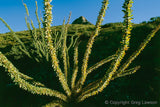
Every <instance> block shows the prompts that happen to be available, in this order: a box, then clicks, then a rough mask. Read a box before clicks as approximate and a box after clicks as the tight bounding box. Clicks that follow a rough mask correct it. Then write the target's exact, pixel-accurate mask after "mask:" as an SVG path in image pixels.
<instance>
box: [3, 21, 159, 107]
mask: <svg viewBox="0 0 160 107" xmlns="http://www.w3.org/2000/svg"><path fill="white" fill-rule="evenodd" d="M157 23H159V22H158V21H157V20H154V21H151V22H143V23H141V24H134V25H133V30H132V36H131V43H130V49H129V51H128V52H127V55H126V57H127V56H129V55H131V53H132V52H134V51H135V50H136V49H137V47H138V46H139V45H140V43H141V42H142V41H143V40H144V39H145V37H146V36H147V35H148V34H149V33H150V32H151V30H153V29H154V28H155V27H156V25H157ZM61 27H62V26H55V27H53V28H52V29H53V31H56V32H60V31H61ZM101 27H102V29H101V32H100V34H99V36H98V37H97V38H96V40H95V44H94V46H93V50H92V54H91V58H90V60H89V66H91V65H93V64H95V63H96V62H97V61H100V60H102V59H103V58H105V57H107V56H109V55H112V54H113V53H115V51H116V50H117V48H118V47H119V46H120V41H121V36H122V29H123V23H109V24H105V25H102V26H101ZM94 29H95V26H94V25H78V24H73V25H72V24H71V25H69V29H68V35H69V36H68V37H71V36H72V35H73V34H74V33H75V32H76V31H77V35H78V36H80V40H81V44H80V47H79V51H80V53H79V56H80V59H83V54H84V50H85V48H86V44H87V41H88V38H89V36H90V35H92V33H93V31H94ZM16 34H17V35H18V36H19V38H20V39H21V40H22V41H23V42H24V43H25V44H26V45H27V47H30V46H32V45H33V44H32V41H31V35H30V33H29V31H21V32H16ZM159 41H160V31H159V32H158V33H157V34H156V36H155V37H154V38H153V39H152V40H151V42H150V43H149V44H148V46H147V47H146V48H145V50H144V51H143V52H142V53H141V54H140V56H139V57H138V58H137V59H136V60H135V61H134V62H133V64H132V65H131V67H132V66H135V65H140V66H141V68H140V69H139V70H138V71H137V72H136V73H135V74H132V75H129V76H126V77H123V78H118V79H116V80H114V81H112V82H111V83H110V85H109V86H108V87H107V88H106V89H105V90H104V91H103V92H102V93H100V94H99V95H97V96H95V97H91V98H89V99H87V100H85V101H84V102H83V103H80V104H79V106H80V107H81V106H82V105H83V107H88V105H90V107H106V105H105V103H104V102H105V101H106V100H108V101H110V100H112V101H121V100H122V101H126V100H127V101H132V100H134V101H142V100H143V101H157V102H158V101H159V104H157V106H156V105H154V107H159V105H160V97H159V95H160V50H159V47H160V42H159ZM15 46H18V43H17V41H16V40H15V38H14V37H13V36H12V35H11V33H5V34H0V51H1V52H3V53H4V54H5V55H6V56H7V57H8V59H9V60H10V61H11V62H12V63H13V64H14V65H15V66H16V67H17V68H19V70H20V71H21V72H23V73H24V74H27V75H29V76H31V77H33V78H35V79H36V80H38V81H40V82H42V83H45V84H46V86H47V87H50V88H54V89H59V90H62V89H60V86H58V85H57V84H58V83H56V82H58V79H57V77H56V76H55V74H54V75H53V74H52V72H48V71H52V68H51V65H50V64H49V63H48V62H42V63H37V62H36V61H34V60H32V59H30V58H29V57H27V56H26V55H25V54H23V53H22V52H20V51H15V50H14V49H15ZM71 50H72V49H71ZM33 51H34V49H33ZM71 58H72V56H71ZM80 63H81V62H80ZM122 63H123V62H122ZM106 66H108V65H107V64H106V65H105V66H102V67H100V68H99V69H97V70H96V71H94V72H93V73H91V74H90V76H89V77H88V78H87V82H90V81H93V80H96V79H97V78H101V77H102V76H103V75H104V73H105V71H106V69H107V68H106ZM96 73H97V75H93V74H96ZM53 76H55V78H53V79H52V77H53ZM91 77H92V78H91ZM0 95H1V96H0V106H1V105H4V107H11V105H12V107H36V106H37V105H38V106H41V105H44V104H46V103H47V102H50V101H51V100H52V99H49V98H48V97H41V96H38V95H32V94H30V93H28V92H25V91H23V90H22V89H19V88H18V87H17V86H16V85H14V84H13V83H12V81H11V79H10V77H9V76H8V75H7V74H6V73H5V72H4V69H3V68H2V67H1V68H0ZM107 106H108V107H113V105H107ZM132 106H133V107H135V106H137V105H130V107H132ZM142 107H148V106H147V105H143V106H142Z"/></svg>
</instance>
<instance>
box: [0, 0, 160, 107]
mask: <svg viewBox="0 0 160 107" xmlns="http://www.w3.org/2000/svg"><path fill="white" fill-rule="evenodd" d="M51 2H52V0H44V10H45V12H44V22H43V27H44V37H45V41H46V43H47V47H48V52H49V55H50V57H51V63H52V67H53V69H54V71H55V72H56V74H57V77H58V78H59V81H60V83H61V86H62V88H63V89H64V92H65V93H62V92H59V91H56V90H53V89H49V88H47V87H45V85H44V84H42V83H40V82H37V81H34V79H33V78H31V77H29V76H27V75H24V74H23V73H21V72H19V71H18V69H17V68H16V67H15V66H14V65H13V64H12V63H11V62H10V61H9V60H8V59H7V58H6V57H5V56H4V55H3V54H2V53H1V52H0V64H1V66H3V67H4V68H6V71H7V72H8V73H9V75H10V77H11V78H12V80H13V81H14V82H15V83H16V84H17V85H19V87H20V88H22V89H24V90H26V91H29V92H31V93H33V94H38V95H47V96H52V97H57V98H58V100H56V101H53V102H51V103H50V104H47V105H45V106H53V107H54V106H60V107H63V106H65V105H68V104H71V103H73V102H74V103H79V102H82V101H84V100H85V99H86V98H88V97H91V96H94V95H96V94H98V93H100V92H102V91H103V90H104V88H106V87H107V85H108V84H109V83H110V82H111V80H114V79H116V78H118V77H123V76H126V75H130V74H133V73H135V72H136V71H137V70H138V69H139V68H140V66H137V67H134V68H130V69H127V68H128V67H129V65H130V64H131V62H132V61H133V60H134V59H135V58H136V57H137V56H138V55H139V54H140V53H141V51H142V50H143V49H144V48H145V46H146V45H147V43H148V42H149V41H150V40H151V38H152V37H153V36H154V35H155V33H156V32H157V31H158V30H159V29H160V24H159V25H158V26H157V27H156V29H154V30H153V31H152V32H151V33H150V34H149V35H148V36H147V37H146V39H144V41H143V42H142V43H141V45H140V46H139V47H138V49H137V50H136V51H135V52H133V54H132V55H131V56H130V57H129V58H128V59H127V60H126V62H124V64H121V62H122V60H123V59H124V57H125V54H126V51H127V50H128V49H129V43H130V38H131V30H132V22H131V20H132V9H131V8H132V4H133V1H132V0H125V2H124V5H123V8H124V10H123V12H124V14H125V15H124V30H123V34H122V40H121V46H120V47H119V49H118V50H117V51H116V52H115V54H114V55H111V56H109V57H108V58H105V59H103V60H101V61H100V62H97V63H96V64H95V65H93V66H91V67H88V61H89V56H90V54H91V50H92V46H93V43H94V40H95V38H96V37H97V36H98V33H99V31H100V27H101V23H102V21H103V18H104V16H105V11H106V9H107V7H108V4H109V0H103V2H102V8H101V10H100V12H99V16H98V18H97V22H96V29H95V31H94V32H93V35H91V36H90V38H89V41H88V44H87V46H86V51H85V53H84V58H83V61H82V65H81V66H80V64H79V63H78V61H79V59H78V53H79V52H78V46H79V45H80V44H79V42H76V43H75V45H74V59H73V62H74V65H73V71H72V72H73V73H71V72H70V71H71V70H72V69H71V68H70V63H69V61H70V60H69V55H68V54H69V53H68V52H67V51H68V47H67V42H66V39H67V38H66V36H63V37H62V38H63V39H62V44H61V48H62V49H61V53H62V59H63V61H62V63H63V70H62V68H61V67H60V59H59V58H58V53H57V49H56V48H57V47H56V46H57V45H55V41H54V40H53V37H52V35H51V32H52V31H51V23H52V5H51V4H50V3H51ZM66 26H67V25H66ZM66 28H67V27H65V31H64V33H66V31H67V29H66ZM64 35H65V34H64ZM109 61H112V62H111V65H110V67H109V68H108V70H107V71H106V74H105V75H104V77H103V78H100V79H99V80H97V81H94V82H91V83H89V84H88V85H86V86H85V85H84V83H85V81H86V79H87V76H88V75H89V74H90V73H91V72H92V71H93V70H95V69H97V68H98V67H100V66H102V65H104V64H105V63H107V62H109ZM79 67H81V70H80V71H81V75H80V78H77V77H78V76H77V73H78V71H79ZM80 71H79V72H80ZM29 80H33V82H32V83H31V82H29Z"/></svg>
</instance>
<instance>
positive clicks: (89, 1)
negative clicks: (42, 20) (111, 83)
mask: <svg viewBox="0 0 160 107" xmlns="http://www.w3.org/2000/svg"><path fill="white" fill-rule="evenodd" d="M102 1H103V0H53V1H52V3H51V4H52V5H53V24H52V25H53V26H57V25H62V23H63V19H64V17H65V18H66V19H67V18H68V16H69V13H70V12H72V16H71V21H70V23H72V22H73V21H74V20H75V19H76V18H78V17H80V16H84V17H85V18H86V19H87V20H88V21H90V22H91V23H93V24H95V23H96V19H97V16H98V13H99V10H100V8H101V4H102V3H101V2H102ZM109 1H110V4H109V8H108V9H107V11H106V16H105V18H104V21H103V24H106V23H114V22H122V21H123V15H124V14H123V12H122V5H123V2H124V0H109ZM133 1H134V4H133V8H132V9H133V18H134V19H133V20H132V22H133V23H141V22H142V21H149V19H150V18H151V17H156V16H160V6H159V5H160V0H133ZM23 2H24V3H26V4H27V6H28V8H29V14H30V18H31V19H32V20H33V22H34V24H35V26H36V27H38V25H37V20H36V16H35V9H36V7H35V0H23ZM37 2H38V6H39V10H38V13H39V16H43V0H37ZM25 16H26V12H25V8H24V6H23V3H22V0H0V17H1V18H3V19H4V20H5V21H6V22H7V23H8V24H9V25H10V27H11V28H12V29H13V30H14V31H24V30H27V27H26V24H25ZM5 32H9V30H8V29H7V28H6V27H5V26H4V24H3V23H2V22H0V33H5Z"/></svg>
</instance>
